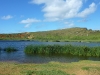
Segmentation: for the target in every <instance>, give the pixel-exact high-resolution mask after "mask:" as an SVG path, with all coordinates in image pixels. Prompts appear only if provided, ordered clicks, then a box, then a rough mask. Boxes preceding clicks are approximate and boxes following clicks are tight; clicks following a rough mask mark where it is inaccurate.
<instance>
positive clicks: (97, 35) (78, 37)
mask: <svg viewBox="0 0 100 75" xmlns="http://www.w3.org/2000/svg"><path fill="white" fill-rule="evenodd" d="M0 40H38V41H57V42H58V41H96V42H100V30H91V29H87V28H78V27H75V28H68V29H61V30H52V31H42V32H25V33H17V34H0Z"/></svg>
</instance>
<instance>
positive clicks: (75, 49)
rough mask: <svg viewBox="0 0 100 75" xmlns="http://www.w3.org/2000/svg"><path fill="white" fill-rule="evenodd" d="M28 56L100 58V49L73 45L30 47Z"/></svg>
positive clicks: (27, 51)
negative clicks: (53, 55) (61, 55)
mask: <svg viewBox="0 0 100 75" xmlns="http://www.w3.org/2000/svg"><path fill="white" fill-rule="evenodd" d="M24 52H25V53H26V54H65V55H77V56H98V57H99V56H100V47H86V46H72V45H64V46H62V45H28V46H26V48H25V50H24Z"/></svg>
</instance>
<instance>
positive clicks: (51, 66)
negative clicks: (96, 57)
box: [0, 60, 100, 75]
mask: <svg viewBox="0 0 100 75" xmlns="http://www.w3.org/2000/svg"><path fill="white" fill-rule="evenodd" d="M0 75H100V61H87V60H86V61H85V60H84V61H79V62H72V63H60V62H53V61H52V62H49V63H45V64H32V63H28V64H27V63H24V64H20V63H14V62H0Z"/></svg>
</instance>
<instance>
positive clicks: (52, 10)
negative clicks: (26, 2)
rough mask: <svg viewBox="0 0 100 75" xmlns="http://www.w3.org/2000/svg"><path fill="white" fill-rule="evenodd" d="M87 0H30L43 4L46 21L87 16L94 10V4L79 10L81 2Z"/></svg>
mask: <svg viewBox="0 0 100 75" xmlns="http://www.w3.org/2000/svg"><path fill="white" fill-rule="evenodd" d="M86 1H87V0H32V1H31V2H30V3H33V4H38V5H39V4H44V6H43V9H42V12H44V17H45V19H46V20H47V21H58V20H64V19H69V18H75V17H81V18H83V17H87V16H88V15H90V14H91V13H93V12H95V10H96V4H95V3H92V4H90V5H89V8H85V9H84V10H82V11H81V8H82V6H83V3H84V2H86Z"/></svg>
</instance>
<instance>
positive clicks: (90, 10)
mask: <svg viewBox="0 0 100 75" xmlns="http://www.w3.org/2000/svg"><path fill="white" fill-rule="evenodd" d="M95 10H96V5H95V3H92V4H90V5H89V8H86V9H85V10H83V11H82V12H80V13H78V17H86V16H87V15H89V14H91V13H93V12H95Z"/></svg>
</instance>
